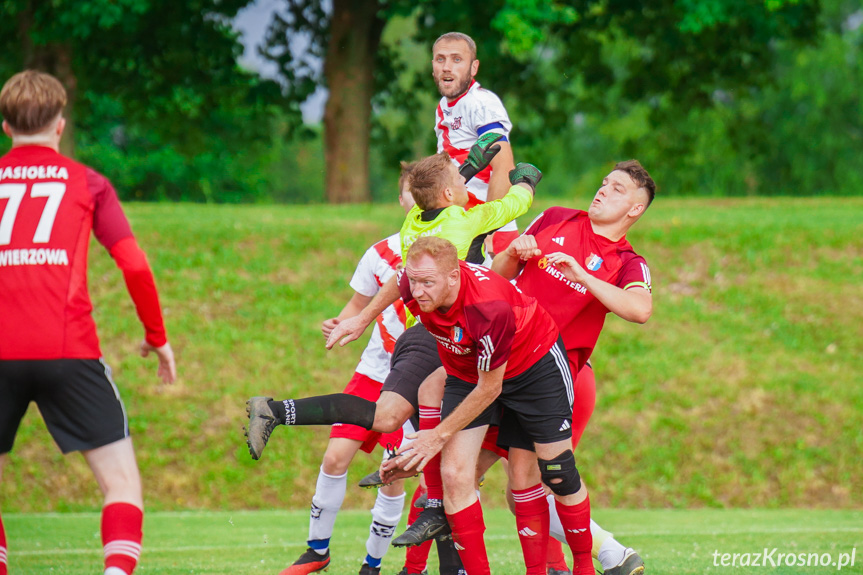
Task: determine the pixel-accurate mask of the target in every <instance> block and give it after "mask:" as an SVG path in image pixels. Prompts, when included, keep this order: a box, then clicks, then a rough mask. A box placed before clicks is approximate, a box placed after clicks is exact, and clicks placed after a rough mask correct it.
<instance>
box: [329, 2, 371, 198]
mask: <svg viewBox="0 0 863 575" xmlns="http://www.w3.org/2000/svg"><path fill="white" fill-rule="evenodd" d="M379 9H380V5H379V3H378V0H333V13H332V19H331V21H330V43H329V46H327V55H326V62H325V63H324V76H325V78H326V81H327V87H328V88H329V91H330V95H329V99H328V100H327V104H326V107H325V108H324V147H325V150H324V157H325V159H326V166H327V168H326V169H327V174H326V186H327V200H328V201H329V202H330V203H350V202H367V201H369V200H371V191H370V188H369V132H370V125H371V112H372V105H371V99H372V94H373V93H374V76H373V72H374V62H375V53H376V52H377V49H378V45H379V43H380V39H381V33H382V32H383V28H384V21H383V20H382V19H381V18H379V17H378V10H379Z"/></svg>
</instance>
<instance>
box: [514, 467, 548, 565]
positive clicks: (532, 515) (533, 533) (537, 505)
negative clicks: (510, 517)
mask: <svg viewBox="0 0 863 575" xmlns="http://www.w3.org/2000/svg"><path fill="white" fill-rule="evenodd" d="M512 498H513V500H514V501H515V526H516V529H517V530H518V540H519V542H520V543H521V551H522V554H523V555H524V564H525V567H526V568H527V575H545V573H546V555H547V553H548V522H549V518H548V501H547V500H546V498H545V490H543V488H542V484H541V483H537V484H536V485H534V486H533V487H529V488H527V489H513V490H512Z"/></svg>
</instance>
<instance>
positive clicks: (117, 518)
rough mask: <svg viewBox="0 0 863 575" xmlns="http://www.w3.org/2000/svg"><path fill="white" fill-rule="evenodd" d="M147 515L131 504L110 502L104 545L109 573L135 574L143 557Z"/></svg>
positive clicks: (105, 509)
mask: <svg viewBox="0 0 863 575" xmlns="http://www.w3.org/2000/svg"><path fill="white" fill-rule="evenodd" d="M143 524H144V512H143V511H142V510H141V509H139V508H138V507H137V506H135V505H132V504H131V503H123V502H117V503H109V504H108V505H106V506H105V507H103V508H102V545H103V547H104V550H105V570H106V571H108V570H110V569H112V568H114V569H115V570H116V569H119V570H121V571H122V572H123V573H125V574H126V575H131V574H132V571H134V569H135V565H137V564H138V558H139V557H140V556H141V540H142V538H143V533H142V531H141V527H142V525H143Z"/></svg>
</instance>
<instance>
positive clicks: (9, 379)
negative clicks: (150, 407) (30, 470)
mask: <svg viewBox="0 0 863 575" xmlns="http://www.w3.org/2000/svg"><path fill="white" fill-rule="evenodd" d="M31 401H35V402H36V405H37V406H38V407H39V411H40V412H41V413H42V419H44V420H45V425H46V426H47V427H48V431H49V432H50V433H51V436H52V437H53V438H54V441H55V442H56V443H57V445H58V446H59V447H60V450H61V451H62V452H63V453H69V452H71V451H83V450H88V449H95V448H97V447H102V446H103V445H108V444H109V443H113V442H115V441H119V440H120V439H124V438H126V437H129V425H128V420H127V418H126V409H125V407H124V406H123V401H122V400H121V399H120V393H119V392H118V391H117V387H116V386H115V385H114V382H113V381H112V380H111V368H110V367H108V365H107V364H105V363H104V362H103V361H102V360H101V359H45V360H42V359H40V360H2V361H0V453H8V452H9V451H11V450H12V446H13V445H14V443H15V434H16V433H17V432H18V426H19V425H20V423H21V418H22V417H24V413H25V412H26V411H27V407H28V406H29V405H30V402H31Z"/></svg>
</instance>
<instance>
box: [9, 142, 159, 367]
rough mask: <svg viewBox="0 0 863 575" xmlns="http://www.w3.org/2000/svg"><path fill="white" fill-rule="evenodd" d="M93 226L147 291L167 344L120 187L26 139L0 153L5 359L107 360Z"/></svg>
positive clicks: (152, 321) (151, 325) (155, 333)
mask: <svg viewBox="0 0 863 575" xmlns="http://www.w3.org/2000/svg"><path fill="white" fill-rule="evenodd" d="M90 230H93V232H94V233H95V235H96V238H97V239H98V240H99V242H100V243H101V244H102V245H104V246H105V247H106V248H107V249H109V250H112V255H113V256H114V257H115V258H116V259H117V261H118V265H120V267H121V268H122V269H123V271H124V274H125V276H126V282H127V284H128V285H129V289H130V291H132V292H135V291H136V292H138V293H139V294H140V293H143V292H146V293H144V297H143V298H142V297H140V296H139V297H136V296H135V293H133V299H135V303H136V305H137V306H138V313H139V315H140V316H141V319H142V321H144V323H145V327H146V328H147V341H149V342H151V343H152V344H154V345H157V346H158V345H163V344H164V343H165V341H166V338H165V334H164V327H163V325H162V317H161V310H160V308H159V305H158V298H157V297H156V296H155V285H153V283H152V273H151V272H149V266H148V265H147V264H146V258H144V259H143V264H141V263H140V261H141V257H143V255H142V254H141V257H137V252H136V251H135V250H139V248H137V244H136V243H134V238H133V237H132V230H131V228H130V227H129V222H128V220H127V219H126V216H125V215H124V214H123V210H122V208H121V207H120V202H119V200H118V199H117V194H116V192H115V191H114V188H113V187H112V186H111V184H110V183H109V182H108V180H107V179H106V178H105V177H104V176H102V175H100V174H98V173H97V172H95V171H94V170H92V169H90V168H88V167H86V166H84V165H82V164H79V163H77V162H74V161H72V160H70V159H69V158H66V157H64V156H62V155H60V154H59V153H57V152H56V151H54V150H52V149H51V148H48V147H44V146H19V147H15V148H13V149H12V150H11V151H10V152H9V153H7V154H6V155H5V156H3V157H2V158H0V294H2V296H0V360H8V359H62V358H66V359H97V358H99V357H101V355H102V354H101V351H100V349H99V340H98V338H97V336H96V327H95V324H94V322H93V318H92V316H91V314H90V312H91V310H92V308H93V306H92V304H91V303H90V296H89V294H88V292H87V251H88V246H89V241H90ZM124 240H125V243H124ZM117 246H121V247H123V248H124V249H118V250H113V248H115V247H117ZM121 260H122V262H129V261H133V260H134V262H135V264H136V265H137V268H135V269H133V270H131V271H130V269H131V268H129V267H128V266H127V265H126V263H121ZM142 266H143V267H146V272H147V273H142V272H141V269H140V268H141V267H142ZM127 272H128V273H127ZM148 273H149V280H147V279H146V277H145V276H147V275H148ZM142 277H143V278H144V279H143V280H142V279H141V278H142ZM148 281H149V284H148ZM151 287H152V290H151V291H152V293H151V292H150V288H151ZM154 306H155V310H154V309H153V308H154Z"/></svg>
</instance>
